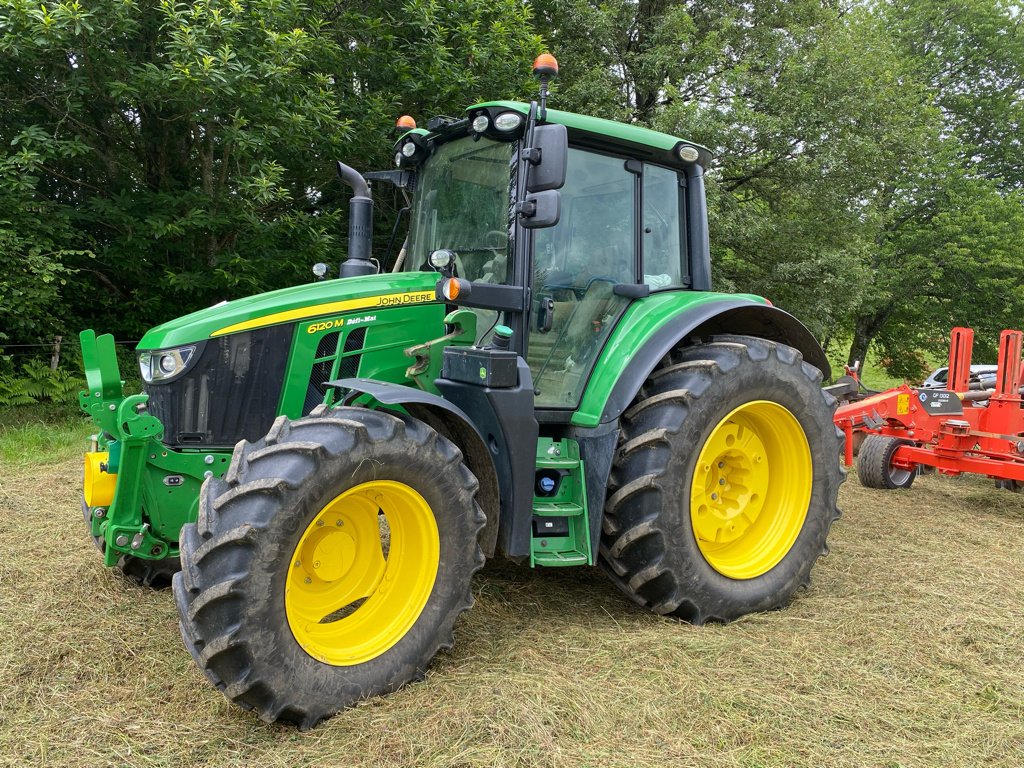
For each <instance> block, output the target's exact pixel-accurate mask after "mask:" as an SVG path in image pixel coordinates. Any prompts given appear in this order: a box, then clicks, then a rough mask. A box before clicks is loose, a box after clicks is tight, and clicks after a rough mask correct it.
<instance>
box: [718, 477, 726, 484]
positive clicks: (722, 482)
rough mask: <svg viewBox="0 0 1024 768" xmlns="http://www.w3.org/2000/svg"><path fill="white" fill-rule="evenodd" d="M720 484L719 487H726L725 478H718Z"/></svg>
mask: <svg viewBox="0 0 1024 768" xmlns="http://www.w3.org/2000/svg"><path fill="white" fill-rule="evenodd" d="M718 484H719V485H725V478H724V477H720V478H718Z"/></svg>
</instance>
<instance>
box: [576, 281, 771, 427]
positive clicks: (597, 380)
mask: <svg viewBox="0 0 1024 768" xmlns="http://www.w3.org/2000/svg"><path fill="white" fill-rule="evenodd" d="M743 299H746V300H748V301H749V302H750V303H751V304H762V305H763V304H764V303H765V300H764V299H763V298H761V297H760V296H754V295H753V294H735V293H733V294H725V293H711V292H704V291H700V292H697V291H665V292H662V293H655V294H653V295H651V296H648V297H647V298H645V299H639V300H637V301H634V302H633V303H632V304H630V306H629V308H628V309H627V310H626V312H625V314H624V315H623V316H622V319H621V320H620V321H619V323H618V324H617V325H616V326H615V330H613V331H612V333H611V336H609V338H608V342H607V343H606V344H605V346H604V349H603V350H602V351H601V356H600V357H599V358H598V360H597V364H596V365H595V366H594V373H593V375H592V376H591V377H590V381H588V382H587V387H586V389H585V390H584V392H583V399H582V400H581V401H580V406H579V408H578V409H577V410H576V412H575V413H574V414H573V415H572V423H573V424H575V425H577V426H580V427H596V426H597V425H598V424H599V423H600V420H601V414H602V413H603V411H604V405H605V403H606V402H607V401H608V396H609V395H610V394H611V391H612V389H613V388H614V387H615V384H616V383H617V382H618V380H619V378H620V377H621V376H622V374H623V372H624V371H625V370H626V369H627V368H628V367H629V366H630V365H631V364H632V360H633V355H634V354H635V353H636V352H637V351H638V350H639V349H641V348H642V347H643V346H644V344H646V343H647V341H648V340H649V339H650V338H651V337H652V336H653V335H654V334H655V333H657V332H658V330H660V329H661V327H662V326H663V325H665V323H667V322H669V321H670V320H672V319H673V318H674V317H676V316H677V315H679V314H680V313H682V312H685V311H687V310H690V309H693V308H695V307H699V306H701V305H704V304H711V303H714V302H719V301H730V302H735V301H736V300H743Z"/></svg>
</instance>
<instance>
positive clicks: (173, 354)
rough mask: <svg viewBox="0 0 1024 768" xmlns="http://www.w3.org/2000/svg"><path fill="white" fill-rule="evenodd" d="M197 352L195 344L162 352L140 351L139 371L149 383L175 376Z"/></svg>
mask: <svg viewBox="0 0 1024 768" xmlns="http://www.w3.org/2000/svg"><path fill="white" fill-rule="evenodd" d="M195 353H196V348H195V347H194V346H192V347H178V348H177V349H165V350H162V351H160V352H140V353H139V371H141V373H142V380H143V381H145V382H146V383H147V384H148V383H150V382H152V381H163V380H164V379H171V378H174V377H175V376H177V375H178V374H179V373H181V372H182V371H184V370H185V366H187V365H188V361H189V360H191V359H192V356H193V355H194V354H195Z"/></svg>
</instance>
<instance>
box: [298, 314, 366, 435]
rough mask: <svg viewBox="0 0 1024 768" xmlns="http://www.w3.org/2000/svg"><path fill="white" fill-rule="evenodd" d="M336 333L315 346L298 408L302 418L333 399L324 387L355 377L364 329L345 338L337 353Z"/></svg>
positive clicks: (357, 370) (357, 371) (337, 334)
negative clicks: (300, 408)
mask: <svg viewBox="0 0 1024 768" xmlns="http://www.w3.org/2000/svg"><path fill="white" fill-rule="evenodd" d="M340 335H341V334H340V333H328V334H327V335H325V336H324V337H323V338H322V339H320V343H319V344H318V345H317V350H316V359H315V360H314V361H313V367H312V369H311V370H310V375H309V386H308V388H307V389H306V401H305V403H304V404H303V407H302V415H303V416H305V415H306V414H308V413H309V412H310V411H312V410H313V409H314V408H316V407H317V406H318V405H320V403H325V402H326V403H329V402H331V398H332V397H333V395H334V391H333V390H329V389H328V388H327V387H326V386H324V385H325V383H326V382H328V381H331V380H332V379H337V378H345V377H348V376H356V375H358V373H359V359H360V357H361V353H362V350H363V343H364V342H365V340H366V328H356V329H355V330H353V331H351V332H350V333H349V334H348V335H347V336H345V343H344V346H343V348H342V349H341V350H340V351H339V349H338V337H339V336H340Z"/></svg>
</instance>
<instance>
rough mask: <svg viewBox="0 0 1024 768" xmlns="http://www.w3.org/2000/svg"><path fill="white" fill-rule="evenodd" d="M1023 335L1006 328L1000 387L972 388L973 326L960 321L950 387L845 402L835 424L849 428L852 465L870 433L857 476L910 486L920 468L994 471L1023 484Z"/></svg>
mask: <svg viewBox="0 0 1024 768" xmlns="http://www.w3.org/2000/svg"><path fill="white" fill-rule="evenodd" d="M1022 336H1024V334H1022V333H1021V332H1020V331H1010V330H1007V331H1003V332H1002V333H1001V334H1000V336H999V360H998V372H997V374H996V383H995V389H972V385H971V384H970V383H969V380H970V370H971V348H972V346H973V343H974V331H973V330H971V329H970V328H954V329H953V333H952V339H951V344H950V350H949V377H948V386H949V389H923V388H920V389H919V388H916V387H911V386H908V385H907V384H904V385H902V386H900V387H896V388H895V389H890V390H887V391H885V392H880V393H878V394H874V395H870V396H868V397H865V398H863V399H859V400H855V401H853V402H850V403H847V404H845V405H841V406H840V407H839V409H838V410H836V413H835V423H836V426H838V427H839V428H840V429H842V430H843V432H844V434H845V435H846V442H845V456H844V459H845V463H846V465H847V466H850V465H852V464H853V451H854V444H855V441H856V439H859V437H860V436H861V435H863V436H864V440H863V442H862V443H861V445H860V452H859V454H858V461H857V475H858V477H859V478H860V481H861V483H862V484H863V485H865V486H867V487H869V488H883V489H891V488H908V487H910V484H911V483H913V482H914V477H915V475H917V472H918V468H920V467H931V468H934V469H936V470H938V471H939V472H941V473H942V474H944V475H959V474H961V473H963V472H969V473H973V474H979V475H987V476H989V477H991V478H994V479H995V480H996V481H997V484H998V485H999V486H1000V487H1003V488H1009V489H1011V490H1015V491H1016V490H1020V489H1021V488H1024V410H1022V407H1021V405H1022V400H1021V377H1022V373H1024V370H1022V365H1021V339H1022ZM975 386H976V385H975Z"/></svg>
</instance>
